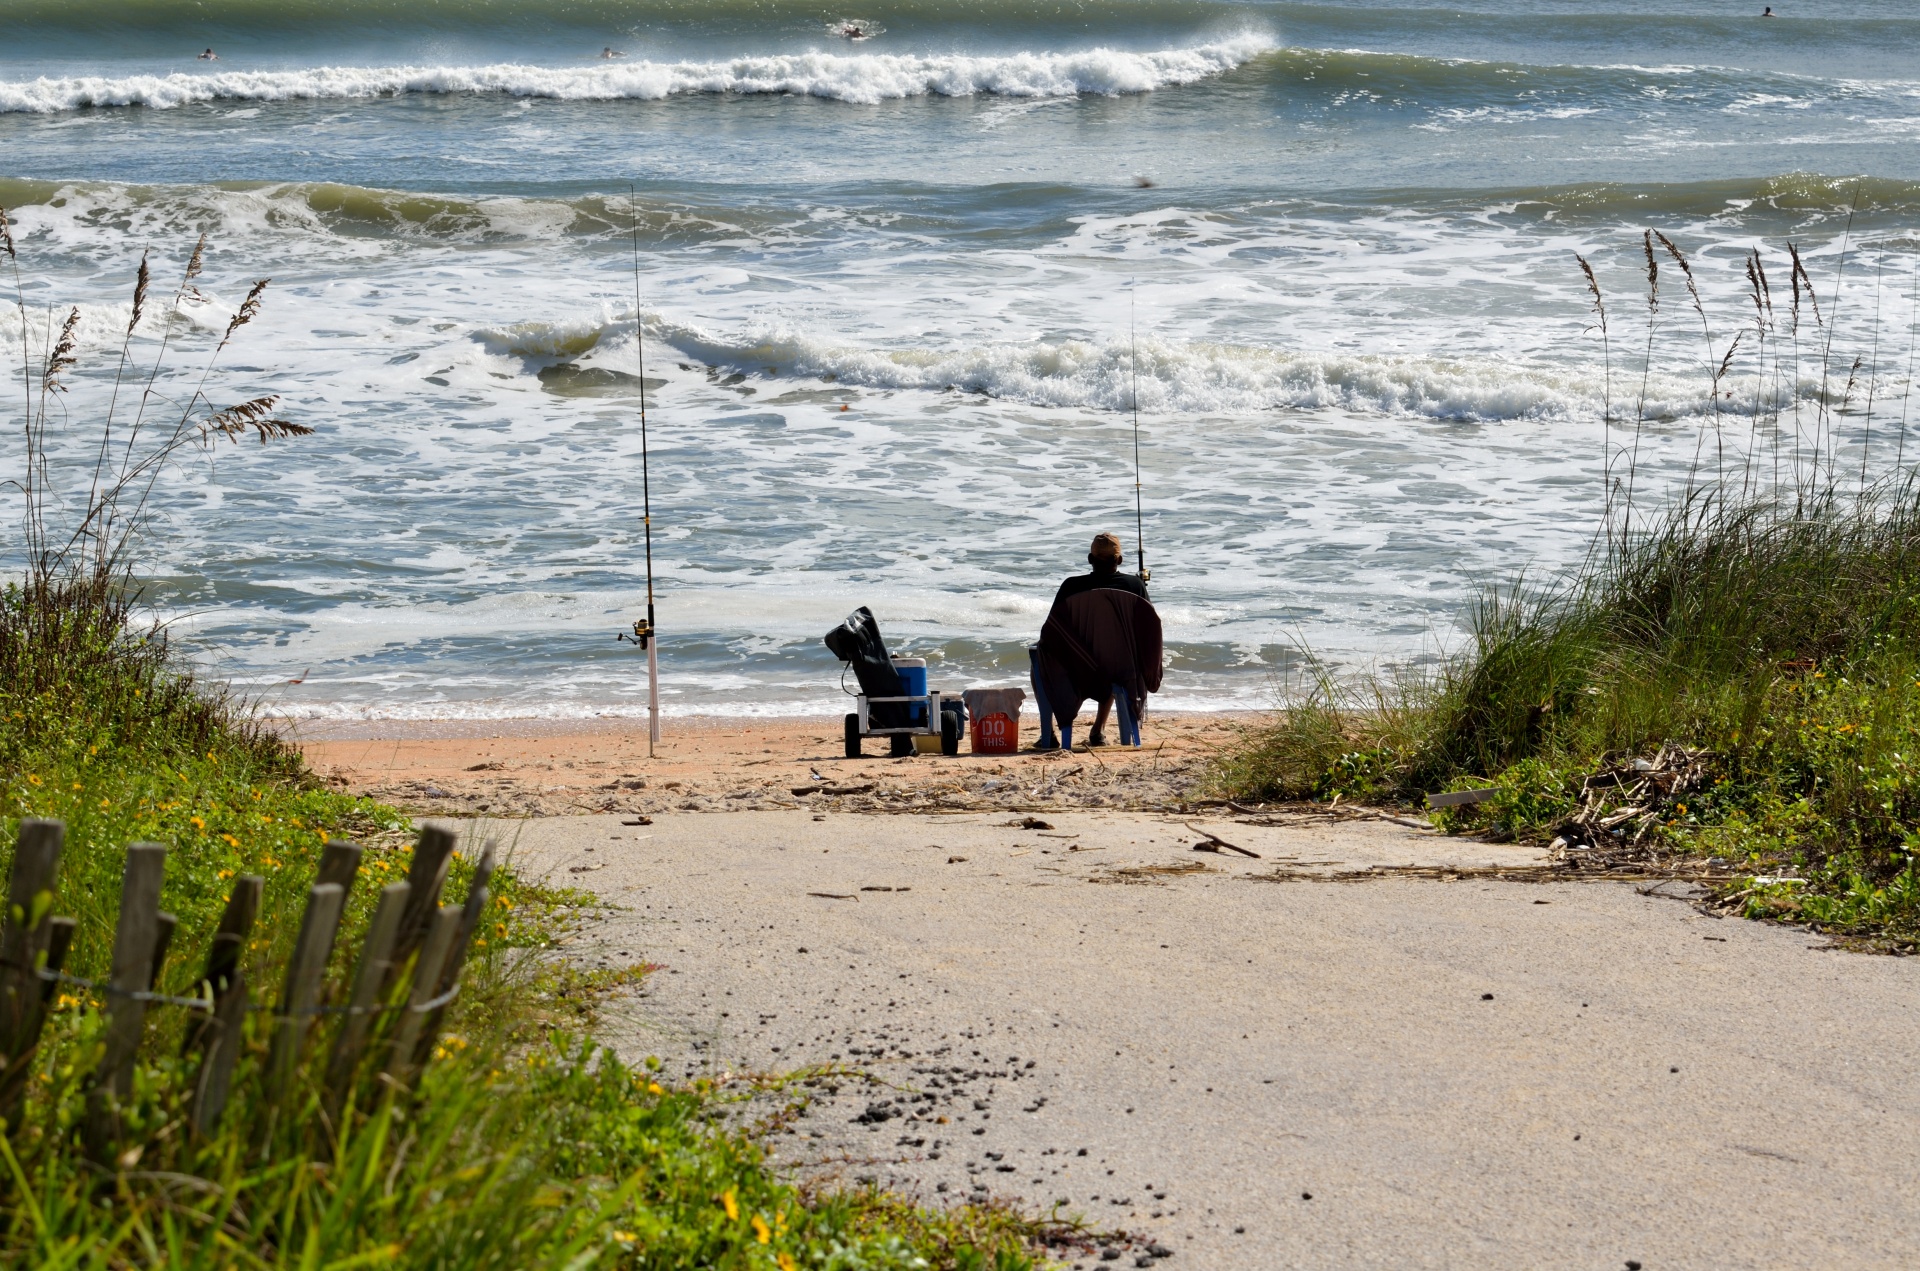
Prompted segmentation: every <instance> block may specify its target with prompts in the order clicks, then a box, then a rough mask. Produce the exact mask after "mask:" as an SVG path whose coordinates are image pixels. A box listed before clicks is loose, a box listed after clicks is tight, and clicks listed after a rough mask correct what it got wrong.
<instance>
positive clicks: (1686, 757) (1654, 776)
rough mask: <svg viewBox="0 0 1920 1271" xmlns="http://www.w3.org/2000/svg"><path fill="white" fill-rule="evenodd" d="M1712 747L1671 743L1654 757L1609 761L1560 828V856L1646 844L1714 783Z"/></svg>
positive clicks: (1588, 783)
mask: <svg viewBox="0 0 1920 1271" xmlns="http://www.w3.org/2000/svg"><path fill="white" fill-rule="evenodd" d="M1711 759H1712V754H1711V753H1710V752H1709V751H1706V750H1704V749H1700V748H1697V747H1690V746H1682V745H1680V744H1678V743H1676V742H1667V743H1666V744H1664V745H1662V746H1661V747H1660V749H1659V750H1658V751H1656V752H1655V753H1654V755H1653V757H1652V758H1651V759H1648V758H1632V759H1627V760H1625V761H1622V762H1616V763H1611V764H1608V765H1606V766H1604V767H1602V768H1601V769H1600V771H1598V772H1596V773H1594V774H1593V775H1592V776H1590V777H1588V778H1587V779H1586V780H1585V781H1584V782H1583V783H1581V787H1580V810H1579V811H1577V812H1575V813H1574V814H1573V815H1572V816H1570V817H1568V818H1567V819H1566V821H1565V822H1563V823H1562V824H1561V825H1560V826H1559V827H1558V828H1557V831H1556V832H1557V834H1558V836H1559V837H1558V838H1557V839H1556V840H1555V841H1556V842H1557V843H1559V844H1560V846H1559V848H1557V849H1556V850H1555V855H1556V856H1557V857H1559V858H1560V859H1573V858H1571V857H1569V855H1568V854H1569V853H1573V852H1595V851H1597V850H1600V849H1615V850H1610V851H1608V852H1607V854H1608V855H1613V856H1617V855H1618V854H1619V853H1618V851H1617V849H1619V848H1623V847H1624V848H1629V849H1631V848H1640V847H1641V846H1642V845H1644V844H1645V843H1646V839H1647V835H1648V834H1650V833H1651V832H1652V831H1653V829H1654V827H1655V826H1657V825H1659V824H1660V823H1661V822H1662V821H1665V820H1671V819H1673V816H1674V815H1675V814H1676V813H1679V814H1681V815H1684V810H1685V800H1686V796H1687V795H1689V794H1692V793H1694V792H1695V791H1696V790H1700V789H1702V788H1704V787H1705V786H1706V784H1707V781H1708V773H1707V765H1708V762H1709V761H1710V760H1711Z"/></svg>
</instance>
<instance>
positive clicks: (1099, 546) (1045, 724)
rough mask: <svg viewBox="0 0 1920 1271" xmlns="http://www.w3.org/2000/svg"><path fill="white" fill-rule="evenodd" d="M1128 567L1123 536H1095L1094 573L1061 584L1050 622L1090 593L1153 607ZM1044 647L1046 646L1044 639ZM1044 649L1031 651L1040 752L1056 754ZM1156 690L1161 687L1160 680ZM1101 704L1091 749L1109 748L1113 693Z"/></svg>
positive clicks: (1143, 583) (1091, 553)
mask: <svg viewBox="0 0 1920 1271" xmlns="http://www.w3.org/2000/svg"><path fill="white" fill-rule="evenodd" d="M1125 563H1126V555H1125V553H1124V552H1123V551H1122V549H1121V547H1120V539H1119V536H1117V535H1114V534H1096V535H1094V538H1093V546H1092V548H1091V549H1090V550H1089V551H1088V552H1087V564H1088V565H1090V566H1092V569H1091V570H1090V571H1089V572H1087V573H1084V574H1075V575H1074V576H1072V577H1071V578H1068V579H1067V580H1066V581H1064V582H1062V583H1061V584H1060V589H1059V590H1058V591H1056V592H1055V593H1054V596H1053V606H1052V608H1051V609H1050V610H1049V612H1048V620H1049V621H1052V620H1053V619H1054V617H1055V616H1057V615H1060V613H1061V610H1062V606H1064V605H1065V604H1066V603H1067V602H1068V601H1070V600H1072V599H1073V598H1074V597H1075V596H1080V595H1084V594H1085V593H1087V592H1090V591H1098V590H1103V589H1106V590H1113V591H1124V592H1128V593H1130V594H1132V595H1135V596H1138V597H1140V599H1142V600H1145V601H1148V602H1149V603H1151V600H1152V598H1151V597H1150V596H1148V595H1147V583H1146V580H1145V579H1144V578H1142V577H1140V576H1139V575H1137V574H1123V573H1121V572H1120V566H1121V565H1123V564H1125ZM1042 643H1043V644H1044V637H1043V641H1042ZM1040 648H1041V646H1039V645H1036V646H1035V647H1034V648H1033V649H1032V650H1030V655H1031V657H1032V661H1033V663H1034V673H1033V688H1034V697H1035V700H1036V703H1037V704H1038V705H1039V706H1040V743H1039V748H1040V749H1042V750H1053V749H1057V748H1058V742H1057V741H1055V739H1054V732H1053V718H1052V716H1051V715H1050V714H1049V713H1048V708H1047V705H1046V703H1047V691H1046V688H1045V687H1044V685H1043V684H1042V683H1041V679H1042V677H1041V675H1040V671H1039V656H1038V655H1039V653H1040ZM1155 660H1156V661H1157V660H1158V651H1157V650H1156V652H1155ZM1155 687H1156V688H1157V687H1158V683H1157V680H1156V683H1155ZM1099 701H1100V705H1099V708H1098V710H1097V711H1096V713H1095V715H1094V720H1093V729H1092V731H1091V732H1090V733H1089V734H1088V735H1087V744H1088V745H1089V746H1104V745H1106V744H1107V739H1106V725H1107V717H1108V715H1109V713H1110V712H1111V711H1112V710H1113V694H1112V693H1111V692H1110V691H1109V692H1107V693H1103V694H1102V695H1101V696H1100V699H1099Z"/></svg>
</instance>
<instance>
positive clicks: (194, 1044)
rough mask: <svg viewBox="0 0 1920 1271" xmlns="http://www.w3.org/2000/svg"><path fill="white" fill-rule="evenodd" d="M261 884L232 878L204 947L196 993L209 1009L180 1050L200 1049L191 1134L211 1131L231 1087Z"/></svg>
mask: <svg viewBox="0 0 1920 1271" xmlns="http://www.w3.org/2000/svg"><path fill="white" fill-rule="evenodd" d="M265 888H266V879H264V878H261V877H260V876H259V875H258V874H243V875H241V876H240V877H239V878H236V879H235V880H234V882H233V892H232V894H231V895H230V896H228V897H227V909H226V912H225V913H224V914H222V915H221V916H220V926H219V928H218V929H217V930H216V931H215V932H214V935H213V943H212V945H211V947H209V948H208V950H207V967H206V970H205V971H204V972H203V973H202V974H201V976H200V986H201V996H203V997H207V998H209V999H211V1001H212V1003H213V1013H212V1014H211V1015H210V1016H205V1017H202V1018H201V1019H200V1020H198V1021H196V1022H195V1023H194V1024H193V1025H192V1027H190V1028H189V1029H188V1030H187V1037H186V1044H185V1045H184V1046H183V1047H182V1049H181V1053H182V1054H191V1053H193V1052H194V1051H196V1050H197V1051H199V1052H200V1069H199V1071H198V1072H197V1073H196V1074H195V1075H194V1081H193V1109H192V1122H193V1128H194V1130H195V1132H196V1133H198V1134H201V1135H203V1136H204V1135H209V1134H212V1133H213V1130H214V1127H215V1126H216V1125H218V1124H219V1122H220V1114H221V1112H223V1111H225V1109H226V1106H227V1093H228V1091H229V1090H230V1089H231V1087H232V1083H233V1061H234V1059H235V1058H236V1057H237V1056H238V1055H239V1053H240V1043H241V1041H242V1040H243V1035H242V1029H243V1028H244V1027H245V1024H246V1018H247V982H246V973H245V971H244V970H243V969H242V963H243V959H244V958H245V956H246V951H247V937H248V936H249V935H251V934H252V933H253V920H254V917H255V915H257V914H258V913H259V912H260V896H261V893H262V892H263V891H264V890H265Z"/></svg>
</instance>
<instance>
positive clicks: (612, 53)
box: [600, 44, 626, 59]
mask: <svg viewBox="0 0 1920 1271" xmlns="http://www.w3.org/2000/svg"><path fill="white" fill-rule="evenodd" d="M600 56H601V58H603V59H611V58H616V57H625V56H626V54H625V53H622V52H621V51H620V50H619V49H616V48H614V47H613V45H611V44H609V45H607V47H605V48H603V49H601V50H600Z"/></svg>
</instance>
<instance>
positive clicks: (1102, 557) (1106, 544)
mask: <svg viewBox="0 0 1920 1271" xmlns="http://www.w3.org/2000/svg"><path fill="white" fill-rule="evenodd" d="M1125 559H1126V555H1125V553H1123V552H1122V551H1121V550H1120V536H1119V535H1117V534H1095V535H1094V536H1093V548H1092V550H1090V551H1089V552H1088V553H1087V564H1089V565H1091V566H1093V567H1094V568H1095V569H1118V568H1120V562H1121V561H1123V560H1125Z"/></svg>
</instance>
